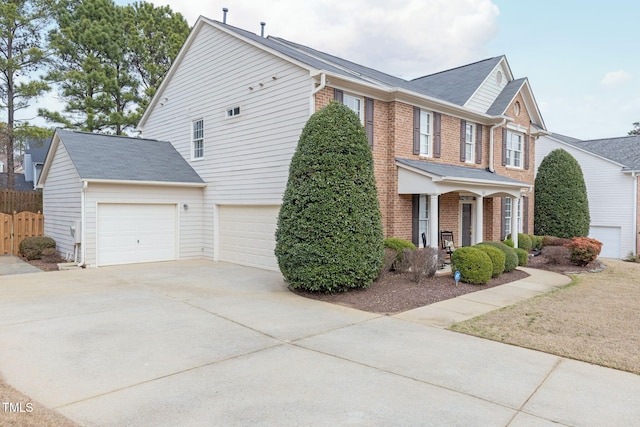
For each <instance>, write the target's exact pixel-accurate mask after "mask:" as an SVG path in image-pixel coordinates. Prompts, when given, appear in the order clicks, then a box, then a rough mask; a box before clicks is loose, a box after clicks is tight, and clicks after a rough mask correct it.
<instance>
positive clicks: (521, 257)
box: [514, 248, 529, 267]
mask: <svg viewBox="0 0 640 427" xmlns="http://www.w3.org/2000/svg"><path fill="white" fill-rule="evenodd" d="M514 251H515V252H516V255H518V265H519V266H520V267H526V266H527V263H528V262H529V252H527V251H525V250H524V249H521V248H515V249H514Z"/></svg>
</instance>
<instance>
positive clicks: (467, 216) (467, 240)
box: [460, 203, 472, 246]
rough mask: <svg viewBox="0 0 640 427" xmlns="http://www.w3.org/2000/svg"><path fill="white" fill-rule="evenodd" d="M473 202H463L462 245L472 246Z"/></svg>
mask: <svg viewBox="0 0 640 427" xmlns="http://www.w3.org/2000/svg"><path fill="white" fill-rule="evenodd" d="M471 206H472V204H471V203H463V204H462V229H461V231H460V233H461V234H460V237H461V243H462V246H471Z"/></svg>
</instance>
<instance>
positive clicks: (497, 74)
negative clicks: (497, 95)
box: [496, 70, 502, 85]
mask: <svg viewBox="0 0 640 427" xmlns="http://www.w3.org/2000/svg"><path fill="white" fill-rule="evenodd" d="M496 82H497V83H498V84H499V85H501V84H502V71H500V70H498V72H497V73H496Z"/></svg>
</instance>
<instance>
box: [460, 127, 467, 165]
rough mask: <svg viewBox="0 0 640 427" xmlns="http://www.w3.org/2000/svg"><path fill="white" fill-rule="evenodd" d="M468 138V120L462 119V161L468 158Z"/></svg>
mask: <svg viewBox="0 0 640 427" xmlns="http://www.w3.org/2000/svg"><path fill="white" fill-rule="evenodd" d="M466 140H467V121H466V120H460V161H461V162H464V161H465V160H467V158H466V156H465V152H466V150H465V143H466Z"/></svg>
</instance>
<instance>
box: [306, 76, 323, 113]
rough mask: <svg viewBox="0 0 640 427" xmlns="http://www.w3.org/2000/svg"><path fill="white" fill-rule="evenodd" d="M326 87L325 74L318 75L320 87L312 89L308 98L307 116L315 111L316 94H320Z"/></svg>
mask: <svg viewBox="0 0 640 427" xmlns="http://www.w3.org/2000/svg"><path fill="white" fill-rule="evenodd" d="M326 86H327V74H326V73H321V74H320V86H318V87H317V88H314V89H313V90H312V91H311V95H310V98H309V116H311V115H312V114H313V113H315V109H316V93H318V92H320V91H321V90H322V89H324V88H325V87H326Z"/></svg>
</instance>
